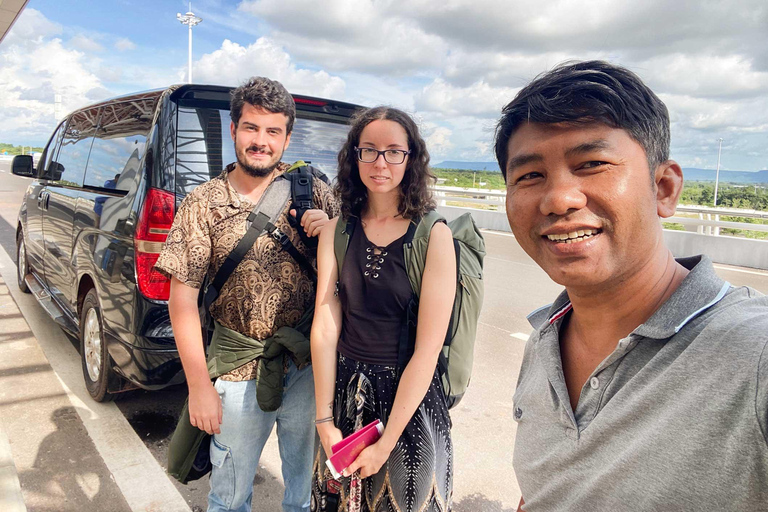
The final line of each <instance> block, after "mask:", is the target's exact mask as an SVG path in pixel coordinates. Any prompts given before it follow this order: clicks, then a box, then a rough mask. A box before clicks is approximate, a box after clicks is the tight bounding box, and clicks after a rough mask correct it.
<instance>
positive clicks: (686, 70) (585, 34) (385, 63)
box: [0, 0, 768, 170]
mask: <svg viewBox="0 0 768 512" xmlns="http://www.w3.org/2000/svg"><path fill="white" fill-rule="evenodd" d="M79 1H81V2H87V1H89V0H79ZM94 1H95V0H94ZM198 6H199V7H195V5H193V7H195V9H197V8H200V9H201V10H202V11H203V13H204V14H203V18H204V20H205V21H204V22H203V25H201V27H203V29H202V30H201V29H198V28H196V29H195V30H196V32H195V34H196V35H195V38H198V37H202V38H208V39H209V40H208V44H207V46H205V47H206V50H205V51H200V52H196V53H195V58H194V69H193V77H194V79H195V82H207V83H217V84H225V85H237V84H238V83H240V82H242V81H243V80H245V79H246V78H247V77H249V76H252V75H258V74H261V75H267V76H270V77H272V78H275V79H277V80H280V81H282V82H283V83H284V84H285V85H286V87H288V88H289V90H291V91H293V92H297V93H303V94H309V95H315V96H324V97H330V98H335V99H340V100H345V101H351V102H356V103H362V104H365V105H371V106H372V105H378V104H390V105H394V106H397V107H400V108H403V109H405V110H407V111H409V112H411V113H413V114H415V115H416V117H417V118H419V119H420V120H421V126H422V128H423V131H424V137H425V140H427V141H428V145H429V147H430V150H431V151H432V152H433V153H434V155H435V156H436V157H437V158H438V159H453V160H457V159H464V160H472V161H478V160H488V159H492V158H493V157H492V152H491V151H490V150H489V148H490V145H491V142H492V141H491V139H492V131H493V130H492V127H493V124H494V122H495V119H496V117H497V116H498V113H499V110H500V108H501V107H502V106H503V105H504V104H506V103H507V102H509V101H510V100H511V99H512V97H513V96H514V94H515V93H516V92H517V91H518V90H519V89H520V87H522V86H523V85H525V84H526V83H527V82H528V81H529V80H531V79H532V78H534V77H535V76H537V75H539V74H540V73H542V72H544V71H546V70H548V69H551V68H552V67H554V66H555V65H557V64H559V63H561V62H563V61H566V60H574V59H577V60H585V59H595V58H597V59H604V60H609V61H611V62H614V63H617V64H621V65H624V66H626V67H628V68H629V69H631V70H632V71H634V72H636V73H637V74H639V75H640V76H641V77H642V78H643V79H644V80H645V81H646V82H647V83H648V84H649V85H650V87H651V88H652V89H653V90H654V91H655V92H656V93H657V94H658V95H659V96H660V97H661V98H662V99H663V100H664V101H665V103H666V104H667V106H668V108H669V110H670V115H671V119H672V123H673V124H672V151H673V157H674V158H676V159H678V160H679V161H680V162H681V164H682V165H683V166H690V165H697V166H710V167H714V165H715V163H716V154H717V151H716V143H713V141H716V139H717V138H718V137H720V136H723V137H724V138H727V139H729V141H730V142H729V143H728V145H727V146H726V145H724V152H725V150H726V148H727V149H728V150H729V151H733V152H738V153H737V154H734V155H732V156H733V157H734V158H733V159H732V160H730V162H732V163H731V164H729V165H730V168H732V169H748V170H757V169H765V168H768V144H765V139H766V138H768V121H767V119H768V118H767V117H766V115H765V113H766V112H767V111H768V99H767V98H766V95H765V92H764V91H766V90H768V30H766V27H768V6H766V4H765V3H764V0H743V1H742V2H740V3H739V4H738V5H732V4H724V3H718V2H709V3H703V4H702V3H699V2H693V1H688V0H683V1H680V2H675V1H673V0H648V1H647V2H644V3H640V4H638V3H634V4H632V3H625V4H621V3H618V4H617V3H616V2H615V1H613V0H594V1H593V2H590V3H587V4H585V3H584V2H581V1H578V0H558V1H557V2H556V3H542V2H540V1H538V0H519V1H518V0H516V1H515V2H514V3H512V2H499V1H498V0H441V1H438V0H408V1H406V0H325V1H324V2H315V1H313V0H241V1H239V2H238V3H237V6H236V7H235V5H233V4H231V3H228V2H226V1H223V0H199V3H198ZM169 16H171V18H172V17H173V13H171V14H169ZM174 22H175V20H174ZM169 23H171V22H169ZM176 26H178V23H177V22H176ZM140 28H141V27H139V26H136V25H134V26H131V27H130V30H126V31H125V32H124V33H114V34H105V33H102V32H99V30H100V28H99V27H88V26H84V27H77V28H69V27H63V26H62V25H61V24H59V23H56V22H55V21H52V20H50V19H48V18H47V17H46V16H45V15H44V13H42V12H40V11H39V10H36V9H32V8H27V9H25V11H24V12H23V13H22V16H21V17H20V18H19V20H18V21H17V23H16V25H15V26H14V27H13V29H12V31H11V32H10V33H9V34H8V36H7V37H6V39H5V40H4V41H3V44H2V46H0V66H1V67H2V68H3V74H2V76H0V139H1V138H2V137H4V136H7V134H16V133H23V134H29V136H31V135H32V134H34V133H42V132H44V131H47V130H48V127H47V123H48V121H45V120H46V119H50V116H49V117H46V116H48V114H45V112H51V113H52V110H53V107H52V100H46V98H50V97H51V96H52V94H53V92H52V91H54V89H55V90H57V91H58V90H64V91H66V95H65V96H66V101H67V105H74V106H79V105H80V104H84V103H87V102H90V101H94V100H96V99H100V98H101V97H103V96H105V95H109V94H113V93H111V92H110V91H112V90H114V91H115V92H128V90H138V89H140V88H145V89H146V88H154V87H159V86H165V85H168V84H169V83H172V82H178V81H183V80H184V79H185V78H186V68H185V67H184V64H185V60H184V59H183V57H182V58H181V59H180V58H179V54H181V51H182V50H183V51H184V56H185V54H186V48H185V47H184V48H183V49H182V48H180V49H179V53H177V54H175V55H174V56H173V58H171V57H170V56H168V55H166V56H165V59H166V60H165V63H163V61H162V56H161V58H158V59H156V60H155V61H153V64H152V65H149V64H147V63H146V62H144V58H145V57H146V56H145V55H142V52H141V51H136V49H137V48H142V49H145V48H147V45H146V43H145V42H142V39H141V37H140V34H139V33H138V32H137V31H140ZM174 37H175V36H174ZM179 40H180V41H181V40H182V38H181V37H179ZM197 40H198V39H196V41H197ZM184 42H186V41H184ZM137 43H138V44H137ZM197 45H198V43H196V47H195V48H197V47H198V46H197ZM33 55H34V56H35V62H32V60H31V56H33ZM158 61H160V64H158V63H157V62H158ZM121 88H122V89H125V88H127V89H128V90H125V91H124V90H122V89H121ZM65 108H68V107H65ZM73 108H74V107H73ZM51 115H52V114H51ZM17 128H19V129H22V132H18V131H14V130H16V129H17ZM36 130H37V132H36ZM48 133H49V131H47V132H46V134H45V137H47V134H48ZM38 136H39V137H42V136H40V135H38ZM713 145H714V149H713ZM433 161H437V159H435V158H433Z"/></svg>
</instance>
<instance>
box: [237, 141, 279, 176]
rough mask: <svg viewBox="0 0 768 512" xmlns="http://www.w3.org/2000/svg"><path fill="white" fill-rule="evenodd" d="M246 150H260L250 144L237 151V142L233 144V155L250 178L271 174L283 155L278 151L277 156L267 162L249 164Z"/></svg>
mask: <svg viewBox="0 0 768 512" xmlns="http://www.w3.org/2000/svg"><path fill="white" fill-rule="evenodd" d="M248 151H260V148H258V147H254V146H252V147H248V148H245V149H244V150H243V151H238V148H237V144H235V156H236V157H237V163H238V165H239V166H240V168H241V169H243V171H244V172H245V173H246V174H247V175H249V176H251V177H252V178H264V177H265V176H269V175H270V174H272V171H274V170H275V168H276V167H277V166H278V164H279V163H280V160H281V159H282V157H283V154H282V153H280V156H279V157H278V158H276V159H274V160H272V161H270V162H269V163H267V164H264V165H259V166H257V165H251V164H249V163H248V161H247V160H246V154H247V152H248Z"/></svg>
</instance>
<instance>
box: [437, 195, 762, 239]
mask: <svg viewBox="0 0 768 512" xmlns="http://www.w3.org/2000/svg"><path fill="white" fill-rule="evenodd" d="M433 191H434V193H435V199H436V200H437V201H438V204H439V205H441V206H462V207H467V208H478V207H479V209H482V210H486V211H498V212H504V211H505V202H506V197H507V194H506V192H504V191H500V190H483V189H465V188H458V187H433ZM681 213H682V214H695V215H696V217H683V216H680V215H678V214H681ZM721 216H727V217H742V218H750V219H763V220H768V212H765V211H759V210H741V209H737V208H717V207H715V208H713V207H710V206H698V205H678V207H677V209H676V211H675V216H674V217H670V218H668V219H664V221H663V222H665V223H673V224H682V225H683V226H684V227H686V230H687V231H696V232H698V233H700V234H707V235H715V236H716V235H719V234H720V229H722V228H726V229H739V230H744V231H759V232H763V233H766V232H768V224H751V223H749V222H732V221H723V220H720V217H721Z"/></svg>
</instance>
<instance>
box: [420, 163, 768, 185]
mask: <svg viewBox="0 0 768 512" xmlns="http://www.w3.org/2000/svg"><path fill="white" fill-rule="evenodd" d="M433 167H438V168H441V169H465V170H468V171H492V172H500V171H499V165H498V164H497V163H496V162H459V161H455V160H446V161H445V162H440V163H439V164H434V165H433ZM683 176H684V177H685V180H686V181H715V171H714V170H713V169H697V168H694V167H686V168H684V169H683ZM720 181H721V182H723V183H768V170H764V171H757V172H751V171H724V170H721V171H720Z"/></svg>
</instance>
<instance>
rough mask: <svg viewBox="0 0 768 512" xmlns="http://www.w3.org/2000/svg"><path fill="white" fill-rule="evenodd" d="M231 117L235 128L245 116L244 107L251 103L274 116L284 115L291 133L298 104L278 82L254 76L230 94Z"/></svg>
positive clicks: (287, 128)
mask: <svg viewBox="0 0 768 512" xmlns="http://www.w3.org/2000/svg"><path fill="white" fill-rule="evenodd" d="M230 97H231V99H230V109H229V117H230V118H231V119H232V122H233V123H235V126H237V125H238V123H239V122H240V116H242V115H243V106H245V104H246V103H250V104H251V105H253V106H254V107H261V108H263V109H264V110H267V111H269V112H272V113H273V114H284V115H285V117H287V118H288V120H287V122H286V126H285V131H286V132H287V133H291V131H292V130H293V122H294V121H295V120H296V104H295V103H294V101H293V96H291V94H290V93H289V92H288V91H287V90H286V88H285V87H283V84H281V83H280V82H278V81H277V80H270V79H269V78H265V77H263V76H253V77H251V78H249V79H248V80H246V81H245V83H243V85H241V86H240V87H238V88H237V89H233V90H232V92H231V93H230Z"/></svg>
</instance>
